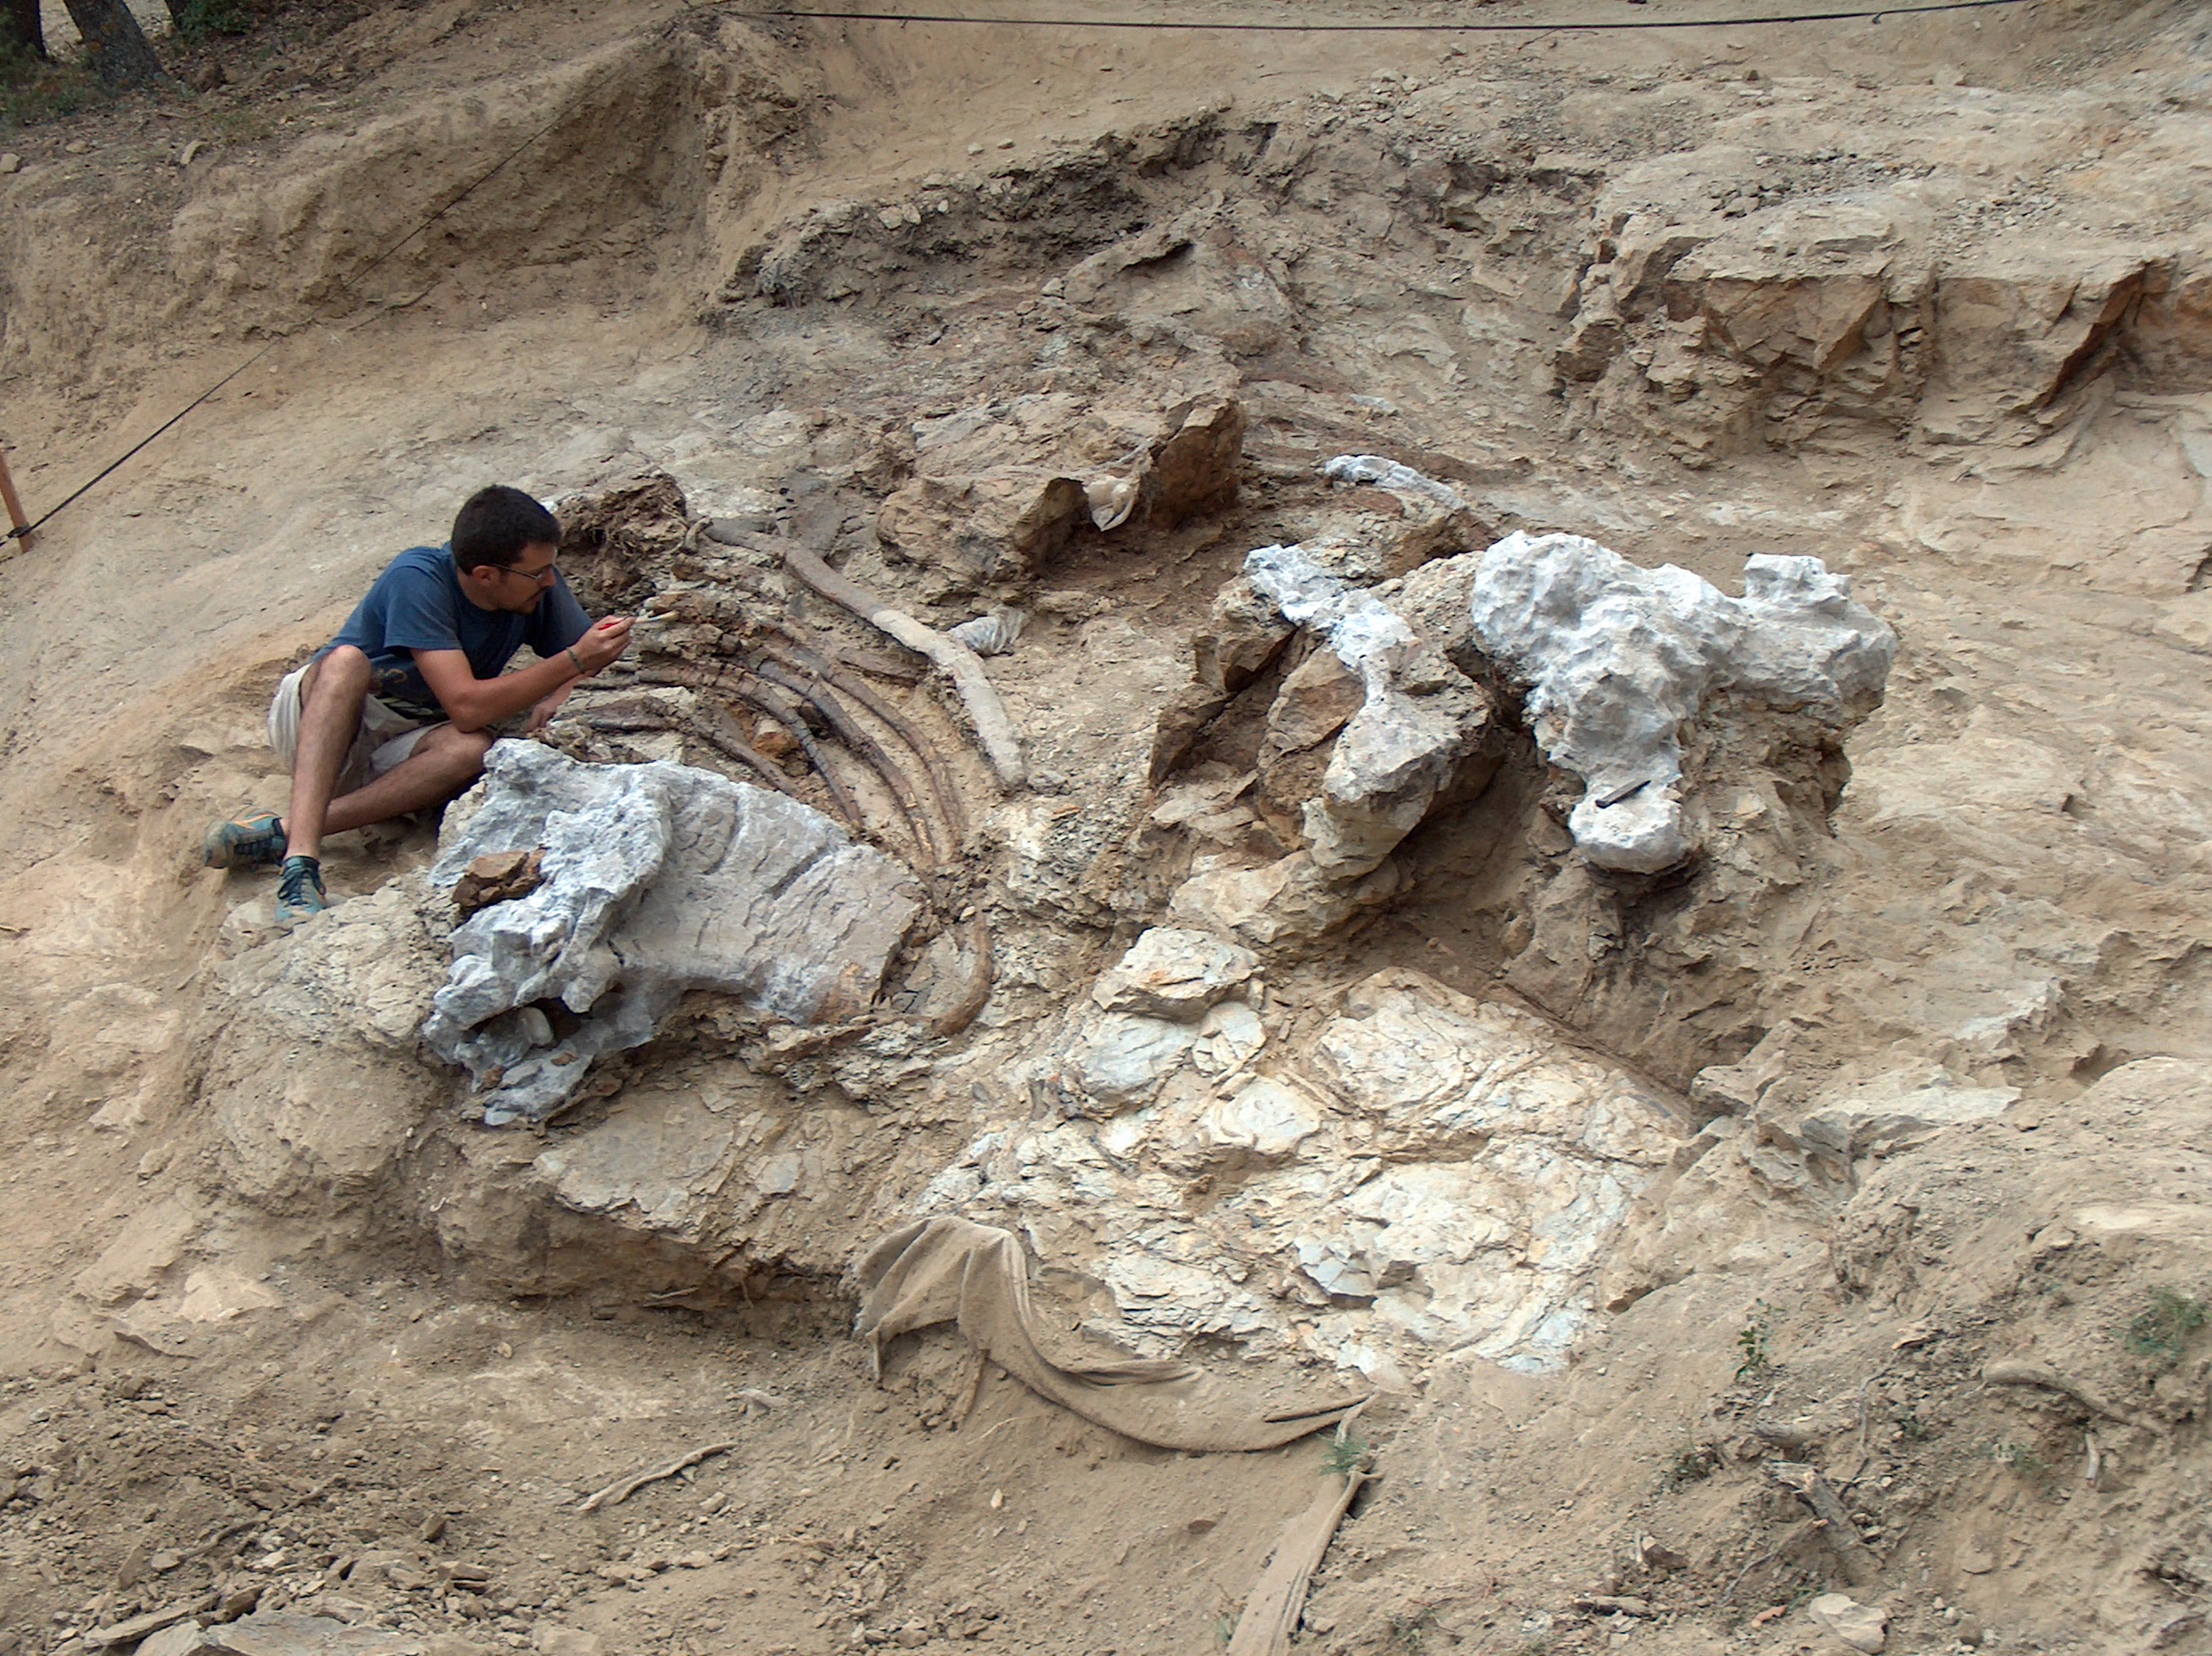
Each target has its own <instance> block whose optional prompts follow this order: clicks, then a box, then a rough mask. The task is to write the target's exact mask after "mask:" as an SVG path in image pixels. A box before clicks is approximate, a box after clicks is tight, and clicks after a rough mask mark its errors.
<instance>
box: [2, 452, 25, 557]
mask: <svg viewBox="0 0 2212 1656" xmlns="http://www.w3.org/2000/svg"><path fill="white" fill-rule="evenodd" d="M0 505H5V506H6V507H7V508H8V521H9V524H10V525H11V526H13V527H14V528H15V541H16V544H17V545H20V546H21V548H22V549H23V550H24V551H29V550H30V547H31V520H30V519H29V518H27V517H26V516H24V515H23V499H22V496H20V495H18V494H17V493H16V492H15V478H11V477H9V475H8V457H7V455H5V454H0Z"/></svg>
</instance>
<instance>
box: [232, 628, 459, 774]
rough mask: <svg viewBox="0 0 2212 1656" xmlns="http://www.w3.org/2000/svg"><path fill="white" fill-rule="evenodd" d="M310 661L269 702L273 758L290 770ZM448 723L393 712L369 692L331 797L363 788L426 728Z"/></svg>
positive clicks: (289, 676)
mask: <svg viewBox="0 0 2212 1656" xmlns="http://www.w3.org/2000/svg"><path fill="white" fill-rule="evenodd" d="M314 665H315V664H314V663H313V661H310V662H308V663H307V666H306V667H298V668H295V669H294V670H293V671H292V672H290V673H286V674H285V675H284V681H283V683H282V684H280V685H277V686H276V697H275V699H274V700H272V701H271V702H270V703H269V746H271V747H273V748H275V749H276V757H277V758H280V759H282V760H283V761H284V768H285V769H286V770H290V769H291V768H292V766H293V764H294V763H295V761H296V760H297V759H298V758H299V752H300V706H301V692H302V689H303V687H304V686H305V685H306V683H307V674H308V673H310V672H311V671H312V670H313V667H314ZM445 722H446V721H444V720H442V719H441V720H439V721H436V722H435V723H432V724H420V723H417V722H416V721H415V720H413V719H410V718H409V717H408V716H407V715H405V714H404V713H398V712H394V711H393V710H392V708H391V707H390V706H389V705H388V704H386V703H383V702H380V701H378V700H377V699H376V697H374V696H371V697H368V698H367V699H365V700H364V701H363V702H362V704H361V728H360V729H358V730H356V732H355V733H354V738H353V746H352V748H351V749H350V750H349V752H347V754H346V758H345V763H344V764H343V765H341V766H340V767H339V768H338V781H337V788H334V789H332V790H331V797H332V798H336V797H337V795H340V794H350V793H352V792H353V791H354V789H356V788H365V787H367V786H368V784H369V782H372V781H374V779H375V778H376V777H378V776H382V775H383V774H384V773H385V772H386V771H387V770H392V769H393V768H394V767H396V766H397V765H398V764H401V763H402V762H403V761H404V760H405V759H406V758H408V756H409V755H410V754H411V753H413V752H414V751H415V744H416V743H417V742H419V741H421V740H422V737H423V735H424V734H425V733H426V732H428V731H432V730H436V729H438V728H440V727H441V726H442V725H443V724H444V723H445Z"/></svg>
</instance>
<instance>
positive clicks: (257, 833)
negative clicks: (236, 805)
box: [200, 811, 284, 868]
mask: <svg viewBox="0 0 2212 1656" xmlns="http://www.w3.org/2000/svg"><path fill="white" fill-rule="evenodd" d="M200 849H201V851H202V853H203V854H204V855H205V856H206V857H207V866H208V867H209V868H275V867H276V865H277V864H278V863H280V862H282V861H283V860H284V825H283V822H282V821H281V820H279V819H278V818H277V815H276V813H275V812H274V811H245V812H241V813H239V814H238V815H237V816H234V817H233V818H231V819H230V820H229V821H228V822H218V823H217V824H216V825H215V826H214V827H212V828H210V829H209V830H208V831H207V837H205V838H204V839H203V840H201V841H200Z"/></svg>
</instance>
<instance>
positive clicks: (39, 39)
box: [0, 0, 46, 58]
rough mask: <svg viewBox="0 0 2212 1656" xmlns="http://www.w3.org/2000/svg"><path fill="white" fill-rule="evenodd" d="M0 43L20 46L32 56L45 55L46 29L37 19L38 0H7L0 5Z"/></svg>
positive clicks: (40, 56)
mask: <svg viewBox="0 0 2212 1656" xmlns="http://www.w3.org/2000/svg"><path fill="white" fill-rule="evenodd" d="M0 45H14V46H20V47H21V48H22V50H23V51H24V52H26V53H27V54H28V55H29V56H31V57H33V58H43V57H45V56H46V27H45V25H44V24H43V23H41V22H40V19H39V0H7V4H6V5H5V6H4V7H0Z"/></svg>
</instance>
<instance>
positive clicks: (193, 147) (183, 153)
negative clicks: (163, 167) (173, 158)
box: [177, 138, 207, 167]
mask: <svg viewBox="0 0 2212 1656" xmlns="http://www.w3.org/2000/svg"><path fill="white" fill-rule="evenodd" d="M206 148H207V143H206V141H205V140H204V139H201V138H194V139H193V140H192V141H191V143H188V144H186V145H185V147H184V148H183V149H180V150H179V151H178V152H177V165H178V166H179V167H190V166H191V164H192V162H193V161H194V160H196V159H197V157H198V155H199V153H200V151H201V150H203V149H206Z"/></svg>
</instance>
